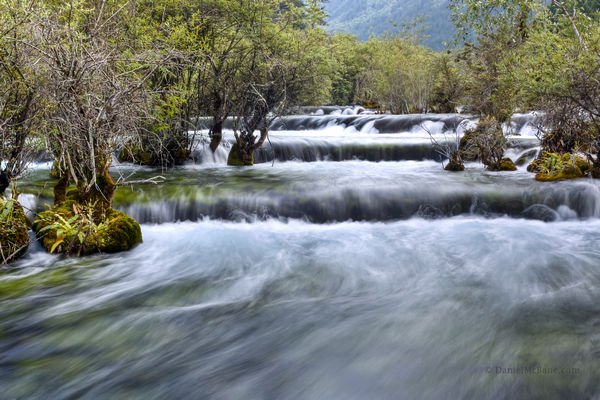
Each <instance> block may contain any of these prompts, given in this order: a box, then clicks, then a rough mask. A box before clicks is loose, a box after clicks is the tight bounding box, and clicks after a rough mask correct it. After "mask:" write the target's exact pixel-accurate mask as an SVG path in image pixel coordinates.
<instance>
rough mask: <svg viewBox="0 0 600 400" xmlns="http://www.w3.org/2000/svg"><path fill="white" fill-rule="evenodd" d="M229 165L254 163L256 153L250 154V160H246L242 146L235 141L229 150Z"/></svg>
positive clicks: (239, 165)
mask: <svg viewBox="0 0 600 400" xmlns="http://www.w3.org/2000/svg"><path fill="white" fill-rule="evenodd" d="M227 165H231V166H235V167H243V166H251V165H254V154H250V158H249V159H248V160H244V159H243V157H242V152H241V151H240V147H239V146H238V144H237V143H234V144H233V146H231V150H230V151H229V156H227Z"/></svg>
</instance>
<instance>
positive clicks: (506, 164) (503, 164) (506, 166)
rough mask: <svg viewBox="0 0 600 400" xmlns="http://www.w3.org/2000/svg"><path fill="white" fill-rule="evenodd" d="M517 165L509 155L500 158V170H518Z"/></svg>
mask: <svg viewBox="0 0 600 400" xmlns="http://www.w3.org/2000/svg"><path fill="white" fill-rule="evenodd" d="M516 170H517V166H516V165H515V163H514V162H513V161H512V160H511V159H510V158H508V157H504V158H502V160H500V165H499V166H498V171H516Z"/></svg>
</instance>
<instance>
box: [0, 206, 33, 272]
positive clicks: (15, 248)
mask: <svg viewBox="0 0 600 400" xmlns="http://www.w3.org/2000/svg"><path fill="white" fill-rule="evenodd" d="M30 224H31V223H30V222H29V220H28V219H27V216H26V215H25V211H23V207H22V206H21V205H20V204H19V202H18V201H16V200H6V201H5V200H3V199H0V264H2V263H9V262H11V261H14V260H16V259H17V258H19V257H21V256H23V255H24V254H25V252H26V251H27V248H28V247H29V233H28V231H29V226H30Z"/></svg>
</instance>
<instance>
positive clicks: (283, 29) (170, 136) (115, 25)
mask: <svg viewBox="0 0 600 400" xmlns="http://www.w3.org/2000/svg"><path fill="white" fill-rule="evenodd" d="M394 4H395V3H394V2H379V1H371V2H364V4H362V3H361V5H360V6H355V7H350V6H348V4H347V3H345V2H343V1H332V2H330V3H329V4H328V5H327V6H328V7H329V8H328V9H329V10H342V9H343V10H344V13H345V14H344V15H345V17H344V18H350V17H352V16H353V15H358V14H360V15H363V17H364V18H365V19H368V18H370V17H369V15H370V14H369V12H370V11H373V10H375V9H377V10H378V12H379V13H384V14H385V18H388V17H391V18H394V17H395V16H396V14H395V10H394V8H393V5H394ZM415 4H416V2H410V1H409V2H403V10H404V11H402V12H406V13H408V14H410V12H409V11H410V10H413V11H414V9H415V7H416V6H415ZM325 5H326V3H325V2H323V1H320V0H307V1H297V0H260V1H254V0H240V1H237V0H236V1H232V0H203V1H183V0H159V1H153V2H144V1H142V2H129V1H126V0H116V1H111V2H107V1H91V0H83V1H78V2H68V3H64V2H59V1H54V0H53V1H39V0H35V1H31V2H27V3H24V2H21V1H17V0H0V26H1V27H2V30H0V139H1V142H0V196H2V197H3V195H4V192H5V191H6V189H7V188H8V187H10V185H11V184H12V183H14V181H15V180H16V179H18V178H19V177H20V176H21V175H22V174H23V171H24V170H25V168H26V165H27V163H28V162H29V161H30V160H31V158H32V156H33V154H34V152H35V151H39V148H40V144H42V143H44V144H45V147H46V148H47V149H48V150H49V151H50V152H51V154H52V156H53V157H54V166H53V176H54V177H55V178H56V179H57V182H56V185H55V187H54V204H55V208H54V209H53V210H50V211H48V212H47V213H46V214H44V216H43V218H40V217H38V219H37V221H38V222H37V223H36V232H37V233H38V234H44V235H45V236H44V239H43V240H44V241H45V242H47V243H45V246H46V247H47V248H48V250H49V251H52V252H56V251H59V252H64V253H67V254H87V253H89V252H91V251H92V249H94V251H116V249H126V248H130V247H131V246H133V245H134V244H135V243H138V242H139V241H140V240H141V237H138V235H137V231H136V229H138V230H139V227H137V228H136V229H134V224H132V223H130V221H129V220H126V219H124V218H122V216H120V215H117V214H115V211H114V210H113V209H112V199H113V196H114V193H115V190H116V189H117V187H118V186H120V185H125V184H127V183H128V182H125V181H123V180H117V181H115V180H114V179H113V177H112V176H111V175H110V174H109V168H110V166H111V162H112V157H113V155H114V154H115V153H116V152H117V150H119V151H120V158H121V159H123V160H128V161H131V162H136V163H140V164H145V165H153V166H161V167H170V166H173V165H179V164H182V163H184V162H185V161H187V159H188V158H189V156H190V153H191V146H192V144H193V140H191V139H190V138H189V137H188V132H189V131H191V130H195V129H196V128H197V127H198V124H199V123H200V121H210V122H209V123H208V124H207V126H205V128H208V129H209V135H210V147H211V149H212V150H213V151H215V150H216V149H217V147H218V146H219V145H220V142H221V138H222V130H223V124H224V122H225V121H226V119H227V118H232V119H233V120H234V134H235V145H234V146H233V147H232V149H231V150H230V151H231V153H230V155H229V158H228V164H229V165H235V166H250V165H252V164H253V153H254V152H255V151H256V150H257V149H259V148H260V147H261V146H262V145H263V144H264V142H265V141H266V140H267V138H268V134H269V124H270V122H271V119H272V118H273V116H274V115H277V114H281V113H283V112H285V110H286V109H287V108H288V107H291V106H297V105H305V104H341V105H343V104H362V105H364V106H368V107H372V108H376V109H378V110H379V111H381V112H392V113H421V112H454V111H456V110H457V108H461V109H463V110H465V111H467V112H469V113H473V114H476V115H479V116H480V117H481V118H480V122H479V124H478V126H477V127H476V128H474V129H472V130H470V131H468V132H467V133H466V135H465V136H464V137H463V139H462V140H461V142H460V145H458V143H457V144H454V145H453V147H452V148H448V149H447V154H446V157H447V158H449V159H450V162H449V163H448V164H447V167H446V168H447V169H448V170H453V171H461V170H463V169H464V165H463V160H475V159H477V160H480V161H481V162H482V163H483V164H484V165H485V166H486V168H487V169H489V170H492V171H510V170H514V169H515V166H514V164H513V162H512V161H511V160H509V159H507V158H506V157H505V156H504V147H505V146H506V139H505V138H504V135H503V134H502V126H503V124H505V123H507V122H509V120H510V117H511V115H512V114H513V113H514V112H517V111H526V110H532V109H534V110H540V111H542V112H543V115H544V118H545V120H544V121H543V129H544V130H545V131H544V132H543V134H542V137H541V143H542V147H543V149H544V151H545V152H544V153H542V154H543V155H542V156H541V158H540V159H538V160H536V161H535V162H534V164H533V165H532V166H531V168H530V169H531V170H532V171H534V172H537V173H538V176H537V179H540V180H555V179H565V178H574V177H579V176H587V175H588V174H591V175H592V176H594V177H600V157H598V153H599V147H600V124H599V121H600V120H599V118H600V76H599V74H600V69H599V68H598V54H600V20H599V14H598V8H599V5H598V4H597V2H593V1H578V0H553V1H551V2H550V4H548V2H544V1H541V0H518V1H513V0H494V1H486V2H481V1H477V0H452V1H450V4H449V9H448V11H445V12H449V13H451V15H452V20H453V22H454V24H455V26H456V29H457V32H458V36H459V37H458V39H460V40H459V41H457V42H459V43H464V45H461V46H462V47H461V48H458V49H455V50H452V51H445V52H442V53H440V52H435V51H433V50H431V49H430V48H428V47H425V46H424V45H423V44H422V43H424V40H425V39H426V37H425V36H424V35H423V32H422V31H420V30H419V26H420V25H419V23H418V21H417V22H415V23H413V24H409V25H405V26H404V27H402V28H401V29H395V30H394V31H392V32H390V31H388V33H386V34H384V35H382V36H379V37H375V36H372V37H370V38H369V39H368V40H367V41H364V42H361V41H359V40H358V38H356V37H355V36H351V35H348V34H336V35H328V34H327V33H326V31H325V27H324V21H325V19H326V14H325V10H324V7H325ZM445 5H446V3H445V2H444V1H440V2H435V4H432V5H430V7H431V10H438V9H439V8H440V7H442V6H445ZM361 10H362V11H361ZM365 10H366V11H365ZM363 11H364V12H365V13H363ZM398 12H400V11H398ZM411 12H412V11H411ZM361 13H362V14H361ZM340 15H342V14H341V11H340ZM333 18H334V19H335V18H336V16H335V15H333ZM377 18H384V16H383V14H382V15H379V16H377V17H376V19H377ZM381 25H382V26H383V25H384V24H381ZM199 116H206V117H208V119H206V118H205V119H199V118H198V117H199ZM567 159H569V160H571V162H567ZM552 160H554V161H552ZM556 160H559V161H560V162H559V161H556ZM578 160H585V161H584V162H582V161H578ZM584 163H585V166H584ZM588 164H591V167H590V168H588V166H589V165H588ZM150 181H151V182H156V181H155V180H152V179H151V180H150ZM68 188H71V189H70V190H71V192H70V193H67V189H68ZM15 200H16V196H15ZM3 204H4V203H3ZM6 204H9V203H6ZM15 204H16V203H15ZM9 214H10V213H9ZM115 224H116V226H117V228H115V229H112V228H109V226H112V225H115ZM6 229H9V228H6ZM11 229H12V228H11ZM108 231H110V232H116V231H119V232H120V233H119V232H117V233H114V235H115V236H114V237H122V236H123V235H124V241H125V242H126V245H123V246H122V248H121V247H119V246H113V245H105V244H103V243H105V242H111V240H112V239H106V238H103V236H102V234H101V232H108ZM121 231H122V232H121ZM134 231H136V232H134ZM21 233H22V232H21ZM21 236H23V235H21ZM90 240H91V241H93V244H92V243H91V242H90V243H88V242H89V241H90ZM3 243H4V241H3ZM5 260H7V258H5Z"/></svg>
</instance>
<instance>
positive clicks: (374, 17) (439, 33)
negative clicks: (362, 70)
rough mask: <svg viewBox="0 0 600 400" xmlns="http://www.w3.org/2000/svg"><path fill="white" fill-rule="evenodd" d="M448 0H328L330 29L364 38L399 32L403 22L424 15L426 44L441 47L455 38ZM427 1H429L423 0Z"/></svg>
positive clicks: (327, 9)
mask: <svg viewBox="0 0 600 400" xmlns="http://www.w3.org/2000/svg"><path fill="white" fill-rule="evenodd" d="M449 2H450V1H449V0H428V1H423V0H328V1H327V2H326V3H325V10H326V11H327V13H328V15H329V17H328V29H329V30H330V31H331V32H346V33H352V34H354V35H356V36H358V37H359V38H360V39H362V40H365V39H368V37H369V36H370V35H371V34H375V35H381V34H383V33H385V32H398V30H399V29H401V27H402V25H403V24H407V23H410V22H411V21H413V20H414V19H415V18H417V17H422V18H423V27H424V28H425V32H424V33H425V34H426V35H427V36H429V37H428V38H427V39H426V40H425V41H424V44H426V45H428V46H430V47H432V48H434V49H436V50H439V49H442V48H443V42H449V41H451V40H452V39H453V36H452V35H453V34H454V29H453V26H452V22H451V21H450V12H449V10H448V4H449ZM423 3H427V4H423Z"/></svg>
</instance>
